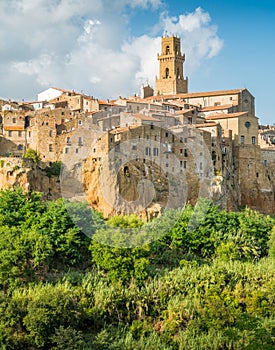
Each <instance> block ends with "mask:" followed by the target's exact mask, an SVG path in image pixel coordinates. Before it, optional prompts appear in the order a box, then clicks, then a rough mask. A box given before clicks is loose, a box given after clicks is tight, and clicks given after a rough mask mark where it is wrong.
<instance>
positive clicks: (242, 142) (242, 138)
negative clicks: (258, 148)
mask: <svg viewBox="0 0 275 350" xmlns="http://www.w3.org/2000/svg"><path fill="white" fill-rule="evenodd" d="M241 144H242V145H243V144H244V135H241Z"/></svg>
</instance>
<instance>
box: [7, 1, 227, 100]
mask: <svg viewBox="0 0 275 350" xmlns="http://www.w3.org/2000/svg"><path fill="white" fill-rule="evenodd" d="M161 5H162V2H161V1H160V0H131V1H130V0H114V1H112V2H110V1H108V0H81V1H80V0H11V1H9V2H7V1H5V0H0V20H1V27H0V39H1V40H0V54H1V63H0V74H1V77H4V78H3V81H2V84H1V87H0V95H2V96H7V97H13V96H21V97H24V98H34V96H35V94H36V93H37V92H39V91H41V90H42V89H43V88H45V87H48V86H59V87H62V88H68V89H75V90H78V91H80V90H84V92H85V93H89V94H91V95H94V96H98V97H106V98H107V97H117V96H118V95H124V96H125V95H126V96H127V95H128V94H132V93H135V92H137V91H138V89H139V86H140V84H141V83H145V82H146V81H149V82H150V84H152V85H154V81H155V76H156V75H157V74H158V62H157V52H159V51H160V40H161V39H160V37H155V36H150V35H148V34H147V35H142V36H139V37H129V33H130V32H129V26H130V25H131V23H130V19H129V17H128V15H127V11H126V10H127V8H129V7H132V8H135V11H138V9H139V8H142V9H144V8H146V9H147V10H148V11H154V10H156V9H161ZM160 18H161V19H160V23H159V25H160V26H161V28H162V30H163V32H164V31H165V30H167V31H168V33H174V34H178V35H180V36H181V37H182V46H183V51H184V52H186V56H187V63H186V70H187V71H188V72H190V71H192V70H195V69H197V68H198V67H199V65H200V63H201V62H202V60H204V59H206V58H207V59H209V58H211V57H213V56H215V55H217V53H218V52H219V51H220V49H221V47H222V41H221V40H220V39H219V37H218V35H217V28H216V27H215V26H214V25H212V24H211V18H210V15H209V14H208V13H207V12H205V11H203V10H202V9H200V8H198V9H197V10H195V11H194V12H193V13H189V14H184V15H180V16H178V17H169V16H168V15H166V16H164V15H162V16H160ZM152 25H154V23H152ZM26 81H27V82H28V84H26ZM30 82H31V83H30Z"/></svg>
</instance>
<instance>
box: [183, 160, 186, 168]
mask: <svg viewBox="0 0 275 350" xmlns="http://www.w3.org/2000/svg"><path fill="white" fill-rule="evenodd" d="M183 167H184V169H186V168H187V161H186V160H185V161H184V162H183Z"/></svg>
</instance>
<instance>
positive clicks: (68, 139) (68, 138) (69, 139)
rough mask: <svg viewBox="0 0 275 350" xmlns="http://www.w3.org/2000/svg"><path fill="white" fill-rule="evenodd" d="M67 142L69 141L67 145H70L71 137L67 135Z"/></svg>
mask: <svg viewBox="0 0 275 350" xmlns="http://www.w3.org/2000/svg"><path fill="white" fill-rule="evenodd" d="M66 142H67V145H70V144H71V138H70V137H67V139H66Z"/></svg>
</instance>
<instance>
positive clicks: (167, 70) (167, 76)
mask: <svg viewBox="0 0 275 350" xmlns="http://www.w3.org/2000/svg"><path fill="white" fill-rule="evenodd" d="M165 78H166V79H168V78H169V68H166V69H165Z"/></svg>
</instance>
